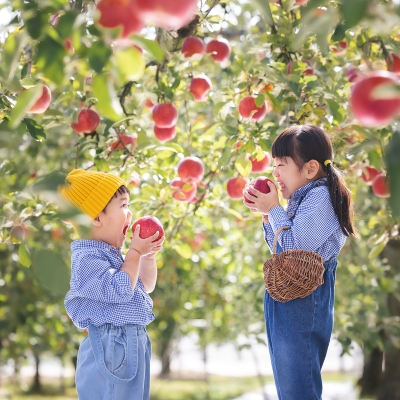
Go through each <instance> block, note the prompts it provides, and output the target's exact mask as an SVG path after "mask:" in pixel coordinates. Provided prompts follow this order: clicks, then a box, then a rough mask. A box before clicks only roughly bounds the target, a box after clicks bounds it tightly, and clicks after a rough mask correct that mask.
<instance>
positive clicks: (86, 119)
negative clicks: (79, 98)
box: [71, 108, 100, 134]
mask: <svg viewBox="0 0 400 400" xmlns="http://www.w3.org/2000/svg"><path fill="white" fill-rule="evenodd" d="M99 124H100V116H99V114H98V113H97V112H96V111H94V110H91V109H90V108H83V109H82V110H81V111H80V112H79V114H78V122H72V123H71V126H72V128H73V129H74V131H75V132H76V133H78V134H82V133H83V134H85V133H92V132H94V131H95V130H96V129H97V127H98V126H99Z"/></svg>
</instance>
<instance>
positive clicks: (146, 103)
mask: <svg viewBox="0 0 400 400" xmlns="http://www.w3.org/2000/svg"><path fill="white" fill-rule="evenodd" d="M144 106H145V107H147V108H153V107H154V103H153V102H152V101H151V100H150V99H146V100H145V101H144Z"/></svg>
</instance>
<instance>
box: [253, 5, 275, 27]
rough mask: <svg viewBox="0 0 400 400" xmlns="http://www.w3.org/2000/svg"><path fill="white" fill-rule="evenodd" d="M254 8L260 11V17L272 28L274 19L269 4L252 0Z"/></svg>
mask: <svg viewBox="0 0 400 400" xmlns="http://www.w3.org/2000/svg"><path fill="white" fill-rule="evenodd" d="M252 3H253V4H254V6H255V7H256V8H257V9H258V10H259V11H260V13H261V15H263V16H264V18H265V22H266V23H267V24H268V25H269V26H270V27H271V28H274V27H275V24H274V19H273V18H272V12H271V8H270V6H269V2H268V1H266V0H252Z"/></svg>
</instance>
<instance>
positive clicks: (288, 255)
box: [263, 226, 325, 303]
mask: <svg viewBox="0 0 400 400" xmlns="http://www.w3.org/2000/svg"><path fill="white" fill-rule="evenodd" d="M284 229H290V227H288V226H284V227H282V228H280V229H278V231H277V232H276V233H275V237H274V245H273V252H272V258H271V259H269V260H267V261H266V262H265V264H264V268H263V272H264V281H265V287H266V289H267V290H268V293H269V294H270V296H271V297H272V298H273V299H274V300H276V301H280V302H282V303H286V302H287V301H290V300H293V299H297V298H299V297H301V298H303V297H307V296H308V295H310V294H311V293H312V292H313V291H314V290H315V289H316V288H317V287H318V286H319V285H322V284H323V283H324V277H323V275H324V271H325V268H324V259H323V258H322V257H321V256H320V255H319V254H317V253H314V252H313V251H308V250H287V251H283V252H281V253H279V254H276V245H277V242H278V236H279V234H280V233H281V232H282V230H284Z"/></svg>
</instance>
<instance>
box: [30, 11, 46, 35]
mask: <svg viewBox="0 0 400 400" xmlns="http://www.w3.org/2000/svg"><path fill="white" fill-rule="evenodd" d="M47 19H48V15H47V14H46V13H43V12H41V11H40V10H37V12H36V14H34V15H33V16H32V18H29V19H27V20H25V21H24V22H25V26H26V29H27V31H28V33H29V35H30V36H31V38H32V39H35V40H37V39H39V38H40V37H41V36H42V34H43V32H44V31H45V30H46V29H47V27H48V20H47Z"/></svg>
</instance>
